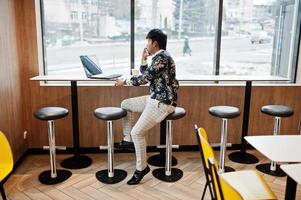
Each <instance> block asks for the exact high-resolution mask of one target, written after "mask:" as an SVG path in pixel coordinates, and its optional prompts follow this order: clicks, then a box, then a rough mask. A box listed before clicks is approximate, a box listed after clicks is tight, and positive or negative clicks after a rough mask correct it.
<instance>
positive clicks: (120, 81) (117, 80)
mask: <svg viewBox="0 0 301 200" xmlns="http://www.w3.org/2000/svg"><path fill="white" fill-rule="evenodd" d="M115 86H124V79H123V78H121V79H116V81H115Z"/></svg>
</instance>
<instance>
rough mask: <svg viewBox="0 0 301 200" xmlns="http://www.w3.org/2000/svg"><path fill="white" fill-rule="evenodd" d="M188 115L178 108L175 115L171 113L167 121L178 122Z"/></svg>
mask: <svg viewBox="0 0 301 200" xmlns="http://www.w3.org/2000/svg"><path fill="white" fill-rule="evenodd" d="M185 115H186V111H185V109H184V108H182V107H176V109H175V111H174V112H173V113H170V114H169V115H168V116H167V117H166V120H177V119H181V118H182V117H184V116H185Z"/></svg>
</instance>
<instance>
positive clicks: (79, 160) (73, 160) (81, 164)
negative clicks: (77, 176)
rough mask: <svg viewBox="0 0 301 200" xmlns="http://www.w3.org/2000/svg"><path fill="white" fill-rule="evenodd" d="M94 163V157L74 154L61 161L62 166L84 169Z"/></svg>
mask: <svg viewBox="0 0 301 200" xmlns="http://www.w3.org/2000/svg"><path fill="white" fill-rule="evenodd" d="M91 164H92V159H91V158H90V157H88V156H73V157H70V158H67V159H65V160H63V161H62V162H61V166H62V167H64V168H67V169H83V168H86V167H89V166H90V165H91Z"/></svg>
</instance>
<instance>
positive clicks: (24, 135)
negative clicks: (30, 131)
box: [23, 131, 27, 140]
mask: <svg viewBox="0 0 301 200" xmlns="http://www.w3.org/2000/svg"><path fill="white" fill-rule="evenodd" d="M23 138H24V140H26V139H27V131H24V133H23Z"/></svg>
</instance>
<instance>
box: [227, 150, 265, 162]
mask: <svg viewBox="0 0 301 200" xmlns="http://www.w3.org/2000/svg"><path fill="white" fill-rule="evenodd" d="M228 157H229V159H230V160H231V161H233V162H236V163H242V164H255V163H258V162H259V160H258V158H256V156H253V155H252V154H249V153H242V152H240V151H237V152H233V153H230V154H229V156H228Z"/></svg>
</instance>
